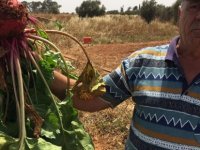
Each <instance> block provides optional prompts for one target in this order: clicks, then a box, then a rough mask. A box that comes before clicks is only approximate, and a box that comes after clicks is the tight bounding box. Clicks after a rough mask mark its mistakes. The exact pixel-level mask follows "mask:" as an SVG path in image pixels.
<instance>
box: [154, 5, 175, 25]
mask: <svg viewBox="0 0 200 150" xmlns="http://www.w3.org/2000/svg"><path fill="white" fill-rule="evenodd" d="M156 18H158V19H159V20H160V21H172V20H173V10H172V7H165V6H164V5H157V6H156Z"/></svg>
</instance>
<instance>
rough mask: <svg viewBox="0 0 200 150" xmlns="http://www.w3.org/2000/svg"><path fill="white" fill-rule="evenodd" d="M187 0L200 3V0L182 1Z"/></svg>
mask: <svg viewBox="0 0 200 150" xmlns="http://www.w3.org/2000/svg"><path fill="white" fill-rule="evenodd" d="M184 1H187V2H189V3H200V0H182V2H184Z"/></svg>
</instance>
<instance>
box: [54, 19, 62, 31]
mask: <svg viewBox="0 0 200 150" xmlns="http://www.w3.org/2000/svg"><path fill="white" fill-rule="evenodd" d="M55 26H56V27H58V30H61V29H62V28H63V25H62V24H61V22H60V21H58V20H56V21H55Z"/></svg>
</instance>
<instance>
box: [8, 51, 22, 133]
mask: <svg viewBox="0 0 200 150" xmlns="http://www.w3.org/2000/svg"><path fill="white" fill-rule="evenodd" d="M13 61H14V56H13V52H11V59H10V68H11V76H12V83H13V90H14V95H15V102H16V110H17V119H18V125H19V137H21V134H22V124H21V122H20V116H21V113H20V107H19V99H18V95H17V89H16V81H15V74H14V62H13Z"/></svg>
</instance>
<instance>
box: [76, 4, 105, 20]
mask: <svg viewBox="0 0 200 150" xmlns="http://www.w3.org/2000/svg"><path fill="white" fill-rule="evenodd" d="M105 11H106V8H105V6H104V5H101V2H100V1H98V0H86V1H83V2H82V4H81V5H80V6H79V7H76V13H77V14H78V15H79V17H94V16H102V15H104V14H105Z"/></svg>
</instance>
